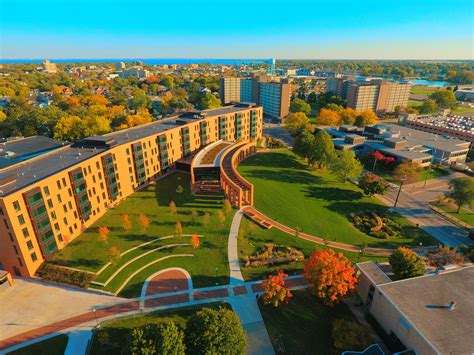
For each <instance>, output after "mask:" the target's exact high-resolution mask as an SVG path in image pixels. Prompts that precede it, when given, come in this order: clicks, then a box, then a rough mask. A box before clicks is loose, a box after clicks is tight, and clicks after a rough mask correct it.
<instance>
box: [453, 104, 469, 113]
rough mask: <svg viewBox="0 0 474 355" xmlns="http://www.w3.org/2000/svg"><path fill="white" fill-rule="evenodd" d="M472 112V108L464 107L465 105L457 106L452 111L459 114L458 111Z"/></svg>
mask: <svg viewBox="0 0 474 355" xmlns="http://www.w3.org/2000/svg"><path fill="white" fill-rule="evenodd" d="M472 112H474V108H472V107H466V106H458V107H456V109H455V110H454V111H453V113H454V114H459V113H472Z"/></svg>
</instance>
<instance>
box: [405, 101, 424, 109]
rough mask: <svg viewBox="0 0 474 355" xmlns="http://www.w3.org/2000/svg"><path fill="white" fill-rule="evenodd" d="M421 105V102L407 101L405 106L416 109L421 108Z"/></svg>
mask: <svg viewBox="0 0 474 355" xmlns="http://www.w3.org/2000/svg"><path fill="white" fill-rule="evenodd" d="M422 103H423V102H421V101H415V100H408V104H407V106H408V107H415V108H416V107H418V106H421V104H422Z"/></svg>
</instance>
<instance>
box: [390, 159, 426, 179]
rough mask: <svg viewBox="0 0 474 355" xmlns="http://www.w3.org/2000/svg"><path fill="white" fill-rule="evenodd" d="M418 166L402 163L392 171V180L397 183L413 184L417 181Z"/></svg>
mask: <svg viewBox="0 0 474 355" xmlns="http://www.w3.org/2000/svg"><path fill="white" fill-rule="evenodd" d="M420 170H421V168H420V166H419V165H418V164H416V163H413V162H409V161H407V162H403V163H400V164H398V165H397V167H396V168H395V170H394V171H393V178H394V179H395V181H398V182H401V181H403V182H405V183H413V182H416V181H418V178H419V176H420Z"/></svg>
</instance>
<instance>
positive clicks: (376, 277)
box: [357, 261, 392, 285]
mask: <svg viewBox="0 0 474 355" xmlns="http://www.w3.org/2000/svg"><path fill="white" fill-rule="evenodd" d="M357 268H358V269H359V270H360V271H362V272H363V273H364V274H365V275H367V277H368V278H369V279H370V280H371V281H372V282H373V283H374V284H375V285H381V284H385V283H387V282H392V279H390V277H388V276H387V274H385V272H383V271H382V269H381V268H380V267H379V266H378V265H377V264H376V263H374V262H373V261H366V262H363V263H358V264H357Z"/></svg>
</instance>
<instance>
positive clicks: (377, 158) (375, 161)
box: [370, 150, 385, 171]
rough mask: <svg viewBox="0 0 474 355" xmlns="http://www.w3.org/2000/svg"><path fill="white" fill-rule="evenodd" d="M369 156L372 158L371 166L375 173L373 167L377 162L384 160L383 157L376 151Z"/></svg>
mask: <svg viewBox="0 0 474 355" xmlns="http://www.w3.org/2000/svg"><path fill="white" fill-rule="evenodd" d="M370 156H371V157H372V158H374V165H373V166H372V171H375V166H376V165H377V162H378V161H379V160H384V159H385V155H383V154H382V153H381V152H379V151H378V150H376V151H375V152H373V153H372V154H370Z"/></svg>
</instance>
